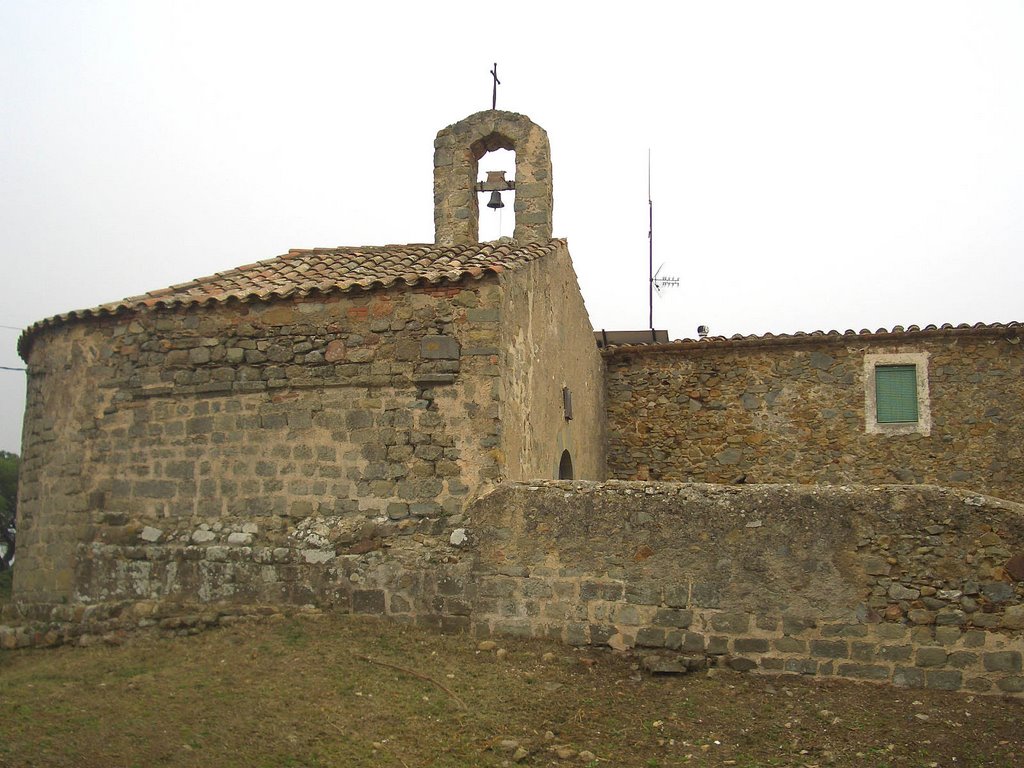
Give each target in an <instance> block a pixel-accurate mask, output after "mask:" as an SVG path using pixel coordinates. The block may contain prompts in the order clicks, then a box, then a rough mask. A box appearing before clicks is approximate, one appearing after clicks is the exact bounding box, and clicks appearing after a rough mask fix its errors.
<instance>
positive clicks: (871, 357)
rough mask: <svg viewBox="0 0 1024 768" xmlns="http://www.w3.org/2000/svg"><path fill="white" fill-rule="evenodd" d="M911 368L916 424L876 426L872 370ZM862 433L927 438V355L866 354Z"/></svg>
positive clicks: (929, 421)
mask: <svg viewBox="0 0 1024 768" xmlns="http://www.w3.org/2000/svg"><path fill="white" fill-rule="evenodd" d="M885 365H913V366H914V367H915V370H916V373H917V421H911V422H896V423H879V421H878V396H877V394H876V392H875V368H878V367H879V366H885ZM864 431H865V432H867V433H868V434H869V435H914V434H918V435H930V434H931V433H932V410H931V405H930V402H929V393H928V353H927V352H870V353H865V355H864Z"/></svg>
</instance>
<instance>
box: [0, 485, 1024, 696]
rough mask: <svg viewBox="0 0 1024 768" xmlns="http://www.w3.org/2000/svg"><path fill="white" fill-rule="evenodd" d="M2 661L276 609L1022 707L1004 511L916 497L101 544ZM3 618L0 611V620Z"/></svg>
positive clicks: (625, 507) (804, 495)
mask: <svg viewBox="0 0 1024 768" xmlns="http://www.w3.org/2000/svg"><path fill="white" fill-rule="evenodd" d="M77 549H78V552H77V557H76V564H77V565H76V578H77V580H78V582H79V583H82V584H92V585H99V584H102V585H105V589H106V590H107V591H106V592H104V591H103V590H98V591H94V592H93V593H90V594H81V595H76V599H78V600H80V602H78V604H68V605H57V606H52V607H50V608H49V609H47V610H40V606H35V607H34V612H33V607H32V606H28V607H27V610H25V611H24V612H23V613H22V614H21V618H22V619H25V618H34V619H37V620H39V621H37V623H35V624H28V623H23V624H22V625H21V626H20V627H6V628H0V646H3V647H15V646H19V645H29V644H55V643H59V642H79V643H85V642H90V641H94V640H95V639H96V638H97V637H98V636H99V635H100V634H102V633H108V632H111V631H114V630H117V629H118V628H123V627H125V626H135V625H142V626H147V625H148V626H159V627H161V628H162V629H164V630H166V631H170V632H175V633H187V632H194V631H196V630H197V629H198V628H200V627H202V626H207V625H215V624H218V623H222V622H228V621H236V620H238V618H239V617H240V616H245V615H260V614H265V613H274V612H278V611H281V610H287V609H288V607H289V606H291V608H292V609H297V608H298V607H300V606H315V607H317V608H319V609H331V610H340V611H352V612H357V613H372V614H379V615H386V616H389V617H391V618H392V619H393V620H396V621H408V622H415V623H417V624H420V625H424V626H430V627H434V628H437V629H441V630H443V631H448V632H471V633H473V634H475V635H477V636H487V635H491V634H496V635H508V634H514V635H521V636H537V637H550V638H557V639H560V640H562V641H565V642H568V643H571V644H575V645H587V644H593V645H610V646H612V647H614V648H620V649H628V648H633V649H636V650H638V651H641V652H643V653H647V654H657V655H659V656H660V657H661V658H662V659H664V660H668V661H669V662H670V663H672V662H674V663H676V664H678V665H679V666H689V664H688V663H686V662H687V660H696V661H698V662H699V665H703V664H706V663H717V664H722V665H727V666H729V667H731V668H733V669H736V670H740V671H753V672H762V673H768V674H779V673H791V674H801V675H814V676H818V677H844V678H851V679H858V680H869V681H876V682H888V683H891V684H894V685H898V686H908V687H929V688H939V689H950V690H954V689H964V690H968V691H973V692H979V693H1001V694H1011V695H1022V692H1024V672H1022V659H1024V507H1022V506H1021V505H1018V504H1014V503H1010V502H1005V501H1001V500H999V499H995V498H993V497H989V496H982V495H978V494H969V493H964V492H960V491H956V490H951V489H944V488H936V487H933V486H923V485H922V486H884V487H876V488H866V487H811V486H780V485H762V486H723V485H707V484H670V483H637V482H622V481H611V482H607V483H603V484H601V483H586V482H558V481H543V482H535V483H530V484H518V483H502V484H501V485H499V486H497V488H496V489H495V490H493V491H491V492H490V493H488V494H486V495H485V496H483V497H482V498H481V499H479V500H478V501H476V502H475V503H473V504H472V505H470V506H469V507H468V508H467V509H465V510H464V511H463V512H459V513H456V514H454V515H447V516H441V515H438V516H434V517H425V518H417V517H412V516H410V517H407V518H403V519H401V520H391V519H388V518H386V517H380V518H376V519H367V518H366V517H365V516H363V515H360V514H358V513H356V512H354V511H343V512H338V513H330V514H317V515H313V516H311V517H306V518H301V519H295V518H288V517H273V518H264V519H259V520H257V521H254V520H252V519H249V518H247V517H240V516H230V515H229V516H225V517H223V518H221V519H219V520H218V521H217V522H215V523H213V524H212V525H211V524H208V523H205V522H200V521H199V520H195V519H186V518H177V519H167V520H164V521H163V522H162V523H161V527H159V528H157V527H155V526H143V525H141V524H138V523H127V524H125V525H122V526H115V525H109V526H108V527H107V534H106V535H105V536H104V537H103V538H102V540H96V541H90V542H81V543H79V544H78V545H77ZM18 609H19V606H9V608H8V612H7V615H6V618H7V619H8V620H10V619H11V617H12V616H14V615H15V614H16V613H17V611H18Z"/></svg>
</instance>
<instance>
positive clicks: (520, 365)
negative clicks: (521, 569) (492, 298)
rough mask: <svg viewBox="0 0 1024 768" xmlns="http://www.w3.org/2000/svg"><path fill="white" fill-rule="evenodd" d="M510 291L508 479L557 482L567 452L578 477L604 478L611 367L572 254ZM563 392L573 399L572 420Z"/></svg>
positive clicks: (530, 272) (505, 393) (540, 266)
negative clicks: (582, 292)
mask: <svg viewBox="0 0 1024 768" xmlns="http://www.w3.org/2000/svg"><path fill="white" fill-rule="evenodd" d="M523 270H524V271H526V272H527V275H526V276H525V277H526V278H527V279H516V280H514V281H508V282H507V283H505V284H503V288H504V291H503V293H502V306H501V328H502V357H501V382H502V405H501V407H502V417H501V421H502V426H503V430H502V449H503V455H504V460H505V463H506V465H507V473H506V474H507V477H509V478H511V479H513V480H525V479H528V478H557V477H558V476H559V475H558V468H559V460H560V458H561V456H562V452H563V451H568V452H569V455H570V456H571V459H572V463H573V471H574V477H576V478H578V479H582V480H600V479H603V478H604V476H605V450H606V446H605V430H604V427H605V408H604V364H603V362H602V360H601V356H600V354H599V353H598V351H597V348H596V347H595V345H594V336H593V329H592V328H591V326H590V319H589V318H588V316H587V310H586V307H584V305H583V297H582V296H581V295H580V292H579V288H578V287H577V282H576V274H575V272H574V271H573V268H572V261H571V260H570V258H569V253H568V250H567V249H566V248H565V247H564V246H562V247H561V248H560V249H559V251H558V252H557V253H555V254H553V255H552V256H549V257H547V258H544V259H541V260H538V261H534V262H531V263H530V264H528V265H526V266H525V267H523ZM563 388H567V389H568V390H569V392H570V395H571V399H572V419H566V413H565V408H564V402H563V394H562V391H563Z"/></svg>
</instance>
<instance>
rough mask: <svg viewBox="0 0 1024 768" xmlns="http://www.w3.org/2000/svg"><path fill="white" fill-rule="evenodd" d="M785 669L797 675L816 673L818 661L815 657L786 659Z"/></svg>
mask: <svg viewBox="0 0 1024 768" xmlns="http://www.w3.org/2000/svg"><path fill="white" fill-rule="evenodd" d="M785 669H786V671H787V672H790V673H793V674H797V675H816V674H817V673H818V662H816V661H814V660H813V659H786V666H785Z"/></svg>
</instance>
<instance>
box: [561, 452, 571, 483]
mask: <svg viewBox="0 0 1024 768" xmlns="http://www.w3.org/2000/svg"><path fill="white" fill-rule="evenodd" d="M558 479H559V480H572V479H573V476H572V456H570V455H569V452H568V451H562V460H561V461H559V462H558Z"/></svg>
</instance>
